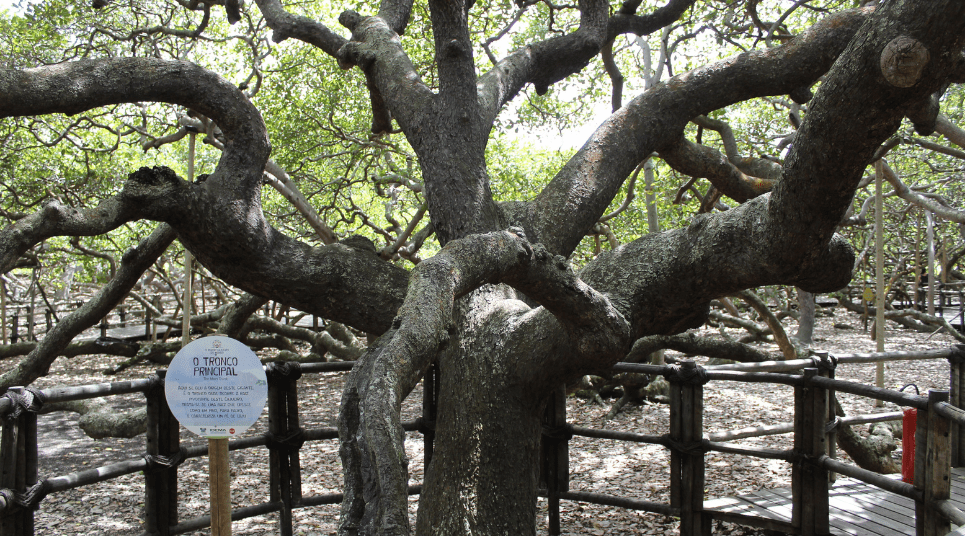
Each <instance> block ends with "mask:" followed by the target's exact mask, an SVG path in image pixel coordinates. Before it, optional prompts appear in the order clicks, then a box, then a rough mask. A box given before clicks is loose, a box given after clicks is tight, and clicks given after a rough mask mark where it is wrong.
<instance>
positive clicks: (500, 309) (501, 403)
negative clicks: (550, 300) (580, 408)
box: [416, 289, 550, 536]
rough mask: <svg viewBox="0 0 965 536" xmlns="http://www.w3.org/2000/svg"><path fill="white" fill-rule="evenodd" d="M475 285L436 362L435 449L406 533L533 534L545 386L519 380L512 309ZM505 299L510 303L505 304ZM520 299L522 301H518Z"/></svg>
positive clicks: (532, 348) (536, 349)
mask: <svg viewBox="0 0 965 536" xmlns="http://www.w3.org/2000/svg"><path fill="white" fill-rule="evenodd" d="M494 292H495V294H501V293H502V292H501V291H498V289H488V290H487V289H481V290H479V291H476V293H474V295H473V296H471V297H470V299H467V300H465V301H464V303H463V307H461V308H460V310H461V313H462V314H461V315H460V316H461V317H462V318H461V319H460V321H459V322H458V323H457V325H460V326H461V330H460V335H459V337H458V339H457V340H456V341H453V342H457V344H453V345H452V347H451V350H450V351H448V352H445V353H444V354H443V356H442V357H441V359H440V374H441V377H440V380H441V382H440V393H439V410H438V415H437V418H436V443H435V445H436V448H435V449H434V456H433V458H432V462H431V464H430V465H429V467H428V468H427V470H426V482H425V487H424V490H423V494H422V496H421V497H420V499H419V517H418V521H417V525H416V534H418V535H423V536H434V535H438V534H514V535H515V534H520V535H524V534H534V531H535V526H536V517H535V515H536V514H535V504H536V494H537V485H538V478H539V471H538V467H539V464H538V463H537V462H538V455H539V445H540V434H541V430H542V428H541V423H542V413H543V412H542V409H543V407H544V405H545V400H546V397H547V396H548V395H549V391H550V388H549V384H545V385H544V382H542V381H537V382H524V381H520V376H519V372H520V370H519V369H518V368H517V365H518V364H519V363H520V362H521V358H522V357H523V356H527V355H532V354H533V353H542V352H545V351H546V350H545V346H543V345H541V344H528V343H526V342H525V341H522V342H523V346H522V347H520V346H518V343H519V342H520V341H519V337H518V335H514V334H513V333H511V331H510V330H511V329H512V324H513V323H512V322H507V321H506V320H510V319H511V318H513V317H514V316H515V314H516V313H517V311H518V310H514V309H515V308H514V307H509V308H507V307H506V304H507V302H506V300H505V296H501V297H502V298H503V300H501V301H495V300H493V299H492V298H493V297H495V296H494ZM510 303H511V302H510ZM520 305H522V304H521V303H520Z"/></svg>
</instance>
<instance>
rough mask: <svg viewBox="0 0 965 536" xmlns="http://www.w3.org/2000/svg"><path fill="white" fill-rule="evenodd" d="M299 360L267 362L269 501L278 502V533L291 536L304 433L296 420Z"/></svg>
mask: <svg viewBox="0 0 965 536" xmlns="http://www.w3.org/2000/svg"><path fill="white" fill-rule="evenodd" d="M300 376H301V367H300V366H299V365H298V363H271V364H270V365H269V366H268V452H269V456H268V462H269V464H270V478H269V481H270V486H271V493H270V497H271V501H272V502H280V503H281V506H282V507H281V510H280V512H279V516H278V533H279V534H281V535H282V536H291V535H292V533H293V531H292V509H293V508H294V507H295V506H297V505H299V504H300V503H301V500H302V492H301V466H300V461H299V458H298V451H299V449H301V446H302V442H304V433H303V432H302V429H301V427H300V426H299V423H298V388H297V381H298V378H299V377H300Z"/></svg>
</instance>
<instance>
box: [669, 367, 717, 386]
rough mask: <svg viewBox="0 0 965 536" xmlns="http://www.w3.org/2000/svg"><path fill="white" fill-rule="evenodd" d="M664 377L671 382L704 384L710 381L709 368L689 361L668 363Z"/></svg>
mask: <svg viewBox="0 0 965 536" xmlns="http://www.w3.org/2000/svg"><path fill="white" fill-rule="evenodd" d="M663 377H664V378H665V379H666V380H667V381H668V382H670V383H683V384H691V385H704V384H705V383H707V382H709V381H710V377H709V376H708V375H707V369H705V368H704V367H701V366H699V365H696V364H694V362H693V361H688V362H685V363H683V364H682V365H667V366H666V367H665V368H664V372H663Z"/></svg>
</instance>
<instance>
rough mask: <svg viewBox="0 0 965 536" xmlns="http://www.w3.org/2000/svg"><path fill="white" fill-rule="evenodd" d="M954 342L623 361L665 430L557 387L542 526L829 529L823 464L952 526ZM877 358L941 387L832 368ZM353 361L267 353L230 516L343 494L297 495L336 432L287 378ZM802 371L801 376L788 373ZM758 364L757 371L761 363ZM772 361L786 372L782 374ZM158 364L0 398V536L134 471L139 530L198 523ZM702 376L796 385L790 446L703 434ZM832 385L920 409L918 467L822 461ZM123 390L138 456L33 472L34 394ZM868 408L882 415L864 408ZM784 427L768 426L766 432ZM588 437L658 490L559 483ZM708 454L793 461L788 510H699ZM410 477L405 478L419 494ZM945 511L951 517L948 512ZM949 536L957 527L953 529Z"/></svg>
mask: <svg viewBox="0 0 965 536" xmlns="http://www.w3.org/2000/svg"><path fill="white" fill-rule="evenodd" d="M963 355H965V351H963V349H962V348H960V347H954V348H950V349H947V350H936V351H930V352H923V353H916V354H866V355H850V356H839V357H838V358H835V357H833V356H828V355H826V354H823V355H818V356H817V357H815V358H812V359H807V360H798V361H793V362H774V363H765V364H760V365H756V366H757V367H758V369H759V370H750V371H749V370H746V369H747V366H744V365H737V366H723V367H716V368H714V367H707V368H704V367H699V366H697V365H695V364H694V363H693V362H690V361H685V362H682V363H680V364H679V365H675V366H666V365H661V366H657V365H641V364H629V363H621V364H618V365H617V366H615V367H614V371H616V372H634V373H644V374H650V375H662V376H664V377H665V378H667V380H668V381H669V382H670V384H671V395H670V426H669V430H668V431H667V433H666V434H663V435H644V434H635V433H629V432H617V431H611V430H595V429H591V428H585V427H580V426H574V425H572V424H570V423H567V422H566V411H565V407H566V404H565V402H566V401H565V395H564V392H563V390H562V389H561V390H559V391H558V392H557V393H556V394H555V395H554V396H553V398H552V399H551V400H550V402H549V404H548V407H547V412H546V416H545V419H544V435H543V449H542V452H543V459H542V462H541V482H542V483H543V488H544V494H545V495H546V496H547V497H548V499H549V526H548V531H549V533H550V534H559V533H560V528H561V527H560V507H559V505H560V501H561V500H569V501H579V502H588V503H597V504H604V505H612V506H619V507H623V508H630V509H636V510H642V511H648V512H655V513H659V514H664V515H670V516H676V517H679V518H680V533H681V534H682V535H685V536H704V535H707V534H710V525H711V523H712V521H713V520H715V519H716V520H723V521H729V522H735V523H740V524H744V525H748V526H752V527H759V528H765V529H771V530H780V531H783V532H788V533H793V534H804V535H812V534H827V533H828V530H829V529H828V523H829V518H828V486H829V482H830V474H831V473H832V472H835V473H840V474H843V475H846V476H850V477H853V478H856V479H858V480H862V481H864V482H867V483H869V484H872V485H875V486H878V487H881V488H883V489H886V490H888V491H891V492H893V493H897V494H900V495H903V496H905V497H909V498H911V499H913V500H914V501H915V504H916V517H917V520H918V534H919V535H925V536H938V535H944V534H946V533H948V532H949V530H950V529H951V523H954V524H955V525H965V514H963V513H962V512H961V511H959V510H958V509H957V508H955V507H954V506H953V505H952V504H951V502H950V501H949V500H948V499H949V496H950V488H949V482H950V479H949V472H950V466H951V465H952V464H953V463H954V464H956V465H961V464H962V461H963V460H962V456H963V454H965V449H963V446H965V437H963V435H965V434H963V430H965V426H962V425H965V412H963V411H962V410H961V409H960V407H961V406H962V401H963V400H965V397H963V395H965V392H963V387H965V365H963V361H962V356H963ZM883 356H884V357H888V358H904V359H908V358H914V359H939V358H941V359H948V360H949V362H950V364H951V389H952V392H951V394H950V395H949V393H948V392H944V391H942V392H935V391H932V392H931V393H929V395H928V396H924V397H923V396H915V395H910V394H906V393H902V392H898V391H891V390H887V389H879V388H875V387H870V386H867V385H863V384H858V383H854V382H847V381H841V380H836V379H834V377H833V376H834V370H835V367H836V365H838V364H841V363H848V362H852V363H854V362H869V361H874V360H877V359H880V358H882V357H883ZM351 366H352V363H351V362H341V363H338V362H336V363H312V364H306V365H301V366H298V365H297V364H285V363H273V364H270V365H269V366H268V367H267V368H268V379H269V394H268V416H269V423H270V424H269V429H268V430H267V432H265V433H263V434H257V435H253V436H251V437H248V438H244V439H238V440H234V441H232V442H230V443H229V449H230V450H239V449H248V448H260V447H266V448H268V449H269V453H270V456H269V466H270V467H269V469H270V475H271V476H270V478H269V482H268V486H269V489H270V496H269V501H268V502H265V503H262V504H255V505H248V506H244V507H240V508H236V509H235V510H234V511H233V512H232V519H234V520H237V519H243V518H247V517H253V516H259V515H264V514H267V513H270V512H278V513H279V514H280V515H279V527H278V532H279V534H282V535H290V534H293V520H292V511H293V510H295V509H298V508H308V507H313V506H318V505H323V504H337V503H340V502H341V500H342V495H341V494H325V495H315V496H305V495H303V490H302V486H301V470H300V467H301V465H300V460H299V452H300V449H301V447H302V445H303V444H304V443H305V442H308V441H323V440H335V439H337V437H338V432H337V430H336V429H334V428H316V429H309V430H306V429H302V428H301V426H300V424H299V422H300V419H299V406H298V396H297V382H298V379H299V377H300V376H301V375H303V374H310V373H320V372H330V371H344V370H349V369H350V368H351ZM802 368H803V369H804V371H803V374H789V373H786V372H787V371H788V370H789V369H802ZM761 370H763V371H761ZM780 371H784V372H780ZM435 377H436V373H435V371H434V369H430V371H429V373H428V374H427V376H426V378H425V379H424V384H423V385H424V388H423V396H424V397H425V399H424V401H423V415H422V417H421V418H420V419H417V420H416V421H412V422H407V423H404V425H403V427H404V428H405V429H406V430H408V431H419V432H421V433H422V434H423V440H424V443H425V447H424V448H425V452H424V459H425V463H428V462H429V461H430V459H431V457H432V440H433V435H434V434H433V429H434V422H435V412H436V403H437V399H438V392H437V391H438V383H437V381H436V379H435ZM163 381H164V373H163V371H159V373H158V374H157V375H155V376H152V377H151V378H147V379H144V380H136V381H127V382H115V383H105V384H98V385H88V386H81V387H65V388H57V389H47V390H44V391H38V390H34V389H23V388H14V389H11V390H10V391H9V392H8V393H7V394H6V395H5V396H4V397H2V398H0V416H2V417H3V429H2V434H0V468H2V472H0V534H3V535H17V536H19V535H32V534H34V523H33V520H34V510H35V509H36V508H37V507H38V506H40V505H41V502H42V501H43V499H44V497H46V496H47V495H49V494H52V493H59V492H63V491H66V490H69V489H74V488H77V487H81V486H85V485H90V484H94V483H97V482H102V481H106V480H110V479H113V478H117V477H119V476H122V475H128V474H132V473H136V472H143V473H144V475H145V511H146V519H145V529H146V531H147V534H160V535H172V534H183V533H186V532H190V531H193V530H197V529H200V528H203V527H206V526H208V524H209V522H210V520H209V519H208V517H198V518H194V519H189V520H180V519H179V518H178V514H177V511H178V508H177V504H178V492H177V488H178V466H179V465H180V463H181V462H183V461H184V460H186V459H190V458H195V457H199V456H204V455H206V454H207V446H206V444H202V445H198V446H183V445H182V444H181V442H180V437H179V432H178V430H179V425H178V423H177V421H176V420H175V419H174V417H173V416H172V415H171V412H170V410H169V409H168V407H167V404H166V401H165V398H164V393H163ZM708 381H715V382H721V381H726V382H766V383H772V384H782V385H789V386H792V387H793V388H794V402H795V404H794V405H795V417H794V422H793V426H792V429H793V432H794V447H793V448H792V449H789V450H776V449H760V448H751V447H747V446H742V445H736V444H733V443H731V442H730V440H731V439H734V438H736V437H747V435H748V434H752V433H759V432H760V430H758V431H757V432H751V431H747V430H738V431H734V432H720V433H716V434H711V435H706V434H704V432H703V389H704V384H705V383H706V382H708ZM834 392H842V393H851V394H855V395H859V396H868V397H871V398H875V399H879V400H884V401H888V402H893V403H896V404H899V405H902V406H906V407H913V408H917V409H918V410H919V412H920V413H919V417H918V431H917V436H916V471H915V481H914V483H913V484H906V483H903V482H900V481H896V480H892V479H891V478H887V477H885V476H882V475H879V474H877V473H874V472H871V471H867V470H864V469H861V468H858V467H856V466H853V465H849V464H845V463H842V462H840V461H837V460H835V459H834V458H833V456H832V455H833V452H832V450H831V445H833V444H834V441H833V434H834V427H835V425H836V424H839V421H838V420H837V419H836V418H835V417H834V415H833V413H832V411H831V404H830V402H829V401H830V397H831V396H832V394H833V393H834ZM129 393H143V394H144V395H145V398H146V404H147V409H148V421H147V424H148V426H147V435H146V454H145V455H144V456H142V457H139V458H135V459H129V460H122V461H118V462H116V463H113V464H110V465H107V466H104V467H99V468H96V469H90V470H86V471H81V472H77V473H72V474H69V475H63V476H56V477H52V478H46V479H42V480H38V458H37V452H38V448H37V447H38V445H37V415H36V413H37V411H38V410H39V409H40V407H41V406H42V405H43V404H44V403H53V402H66V401H72V400H80V399H89V398H96V397H103V396H112V395H120V394H129ZM874 418H880V417H874ZM852 422H854V420H852ZM778 429H780V430H785V431H786V428H785V427H774V428H772V429H770V430H765V432H767V431H770V432H774V431H778ZM574 435H579V436H586V437H597V438H605V439H611V440H620V441H633V442H638V443H652V444H658V445H662V446H664V447H666V448H667V449H668V450H669V451H670V468H669V469H670V475H671V478H670V482H671V484H670V487H671V489H670V501H669V503H659V502H652V501H643V500H638V499H631V498H625V497H618V496H612V495H605V494H600V493H587V492H578V491H569V489H568V488H569V464H568V441H569V439H570V438H571V437H572V436H574ZM710 451H716V452H723V453H732V454H739V455H745V456H753V457H757V458H765V459H777V460H784V461H787V462H789V463H791V466H792V467H791V472H792V510H793V516H792V519H791V521H788V522H783V521H777V520H773V519H765V518H761V517H754V516H749V515H743V514H733V513H724V512H717V511H712V510H706V509H705V508H704V454H705V453H706V452H710ZM420 491H421V489H420V487H419V486H410V493H411V494H418V493H419V492H420ZM950 522H951V523H950ZM955 533H956V534H963V533H965V529H963V528H958V529H956V531H955Z"/></svg>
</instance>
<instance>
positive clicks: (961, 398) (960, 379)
mask: <svg viewBox="0 0 965 536" xmlns="http://www.w3.org/2000/svg"><path fill="white" fill-rule="evenodd" d="M963 362H965V345H963V344H956V345H955V351H954V352H953V353H952V355H949V356H948V369H949V376H950V378H949V382H948V388H949V391H950V393H949V395H950V402H951V404H952V405H953V406H955V407H956V408H958V409H965V363H963ZM951 435H952V438H951V446H952V466H953V467H962V466H965V426H961V425H959V424H958V423H956V422H953V423H952V424H951Z"/></svg>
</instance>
